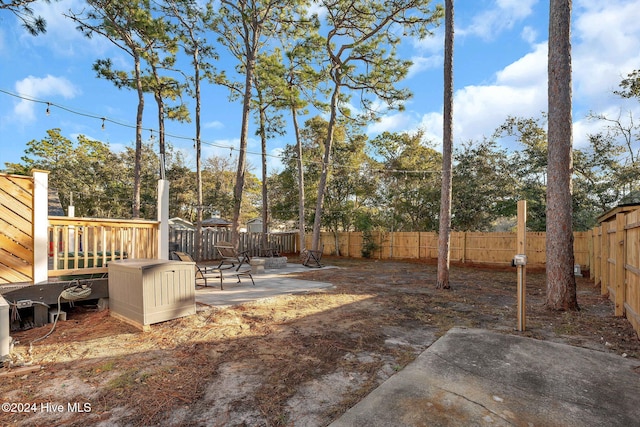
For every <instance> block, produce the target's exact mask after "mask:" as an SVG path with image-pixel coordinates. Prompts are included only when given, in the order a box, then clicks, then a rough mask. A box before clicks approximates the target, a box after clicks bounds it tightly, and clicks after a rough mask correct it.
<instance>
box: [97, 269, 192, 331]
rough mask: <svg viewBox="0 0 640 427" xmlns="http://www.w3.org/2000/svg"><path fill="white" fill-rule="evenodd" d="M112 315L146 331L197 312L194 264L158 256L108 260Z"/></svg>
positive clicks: (110, 309)
mask: <svg viewBox="0 0 640 427" xmlns="http://www.w3.org/2000/svg"><path fill="white" fill-rule="evenodd" d="M108 269H109V311H110V314H111V316H114V317H116V318H119V319H121V320H124V321H126V322H128V323H131V324H133V325H134V326H136V327H138V328H140V329H143V330H146V329H148V328H149V325H151V324H154V323H159V322H164V321H167V320H172V319H177V318H179V317H184V316H189V315H192V314H195V312H196V301H195V263H193V262H184V261H172V260H159V259H126V260H118V261H111V262H109V266H108Z"/></svg>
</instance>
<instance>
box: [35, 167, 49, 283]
mask: <svg viewBox="0 0 640 427" xmlns="http://www.w3.org/2000/svg"><path fill="white" fill-rule="evenodd" d="M48 242H49V172H47V171H41V170H34V171H33V283H42V282H46V281H47V280H48V278H49V265H48V258H47V254H48V251H47V243H48Z"/></svg>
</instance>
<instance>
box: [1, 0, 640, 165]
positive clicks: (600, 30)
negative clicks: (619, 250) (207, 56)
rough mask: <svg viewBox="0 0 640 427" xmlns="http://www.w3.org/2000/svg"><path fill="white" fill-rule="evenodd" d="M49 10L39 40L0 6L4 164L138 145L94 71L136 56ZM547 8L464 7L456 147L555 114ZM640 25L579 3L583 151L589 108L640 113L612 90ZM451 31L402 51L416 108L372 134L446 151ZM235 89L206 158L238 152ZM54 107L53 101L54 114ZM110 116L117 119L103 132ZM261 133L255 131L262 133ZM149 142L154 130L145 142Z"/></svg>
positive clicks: (210, 126) (185, 140) (220, 109)
mask: <svg viewBox="0 0 640 427" xmlns="http://www.w3.org/2000/svg"><path fill="white" fill-rule="evenodd" d="M38 3H43V2H38ZM38 3H37V4H36V5H35V7H34V10H35V12H36V14H39V15H42V16H44V17H45V18H46V20H47V24H48V25H47V28H48V31H47V33H46V34H45V35H41V36H37V37H33V36H30V35H29V34H27V32H26V31H24V30H23V29H22V28H20V27H19V23H18V22H17V20H16V19H15V18H14V16H13V15H11V14H9V13H7V12H6V11H0V61H1V62H2V66H1V68H0V91H1V92H0V169H2V168H3V167H4V163H5V162H18V161H19V160H20V157H21V156H22V155H23V153H24V150H25V148H26V143H27V142H28V141H30V140H33V139H36V140H40V139H42V138H44V137H45V136H46V131H47V130H48V129H51V128H60V129H61V131H62V134H63V135H65V136H66V137H68V138H70V139H72V140H73V141H75V138H76V136H77V135H78V134H84V135H86V136H88V137H90V138H95V139H98V140H100V141H103V142H105V143H108V144H110V146H111V148H112V149H113V150H114V151H118V150H121V149H122V148H123V147H125V146H132V145H133V143H134V140H135V133H134V132H135V110H136V95H135V93H134V92H132V91H122V90H118V89H116V88H115V87H114V86H113V85H112V84H111V83H110V82H108V81H105V80H101V79H98V78H96V77H95V74H94V72H93V71H92V64H93V63H94V62H95V60H97V59H100V58H113V59H114V61H115V62H116V64H118V61H126V57H125V56H124V55H123V54H122V52H120V51H119V50H118V49H116V48H114V47H113V46H112V45H110V44H109V43H108V42H106V41H104V40H101V39H99V38H94V39H91V40H90V39H86V38H85V37H83V36H82V35H81V34H80V33H79V32H78V31H77V30H76V29H75V26H74V24H73V23H72V22H71V21H70V20H68V19H66V18H64V17H63V16H62V13H63V12H66V11H68V10H69V9H72V10H74V11H78V10H80V9H81V7H82V2H80V1H78V0H63V1H60V2H55V3H51V4H49V5H46V4H38ZM548 3H549V2H547V1H543V0H473V1H469V0H463V1H456V4H455V7H456V9H455V19H456V24H455V27H456V33H455V34H456V35H455V50H454V52H455V58H454V69H455V78H454V90H455V98H454V143H455V144H460V143H462V142H466V141H468V140H480V139H482V138H483V136H490V135H491V134H492V133H493V131H494V130H495V129H496V128H497V127H498V126H499V125H500V124H502V123H503V122H504V120H505V119H506V117H507V116H510V115H511V116H522V117H539V116H540V115H541V112H543V111H546V110H547V95H546V94H547V89H546V84H547V68H546V62H547V61H546V58H547V35H548ZM639 22H640V0H610V1H607V2H603V1H601V0H574V1H573V23H572V38H573V41H572V47H573V50H572V53H573V72H574V75H573V87H574V89H573V95H574V116H573V117H574V144H575V146H577V147H581V146H583V145H584V143H585V140H586V136H587V135H588V134H589V133H594V132H596V131H598V130H599V129H601V128H602V124H601V123H595V122H593V121H590V120H587V118H586V115H587V114H588V113H589V112H590V111H593V112H596V113H604V114H607V115H609V116H611V117H617V116H618V115H619V114H620V112H621V111H622V112H623V115H625V114H626V111H627V110H633V111H634V113H635V114H636V115H637V114H640V111H638V110H639V108H638V107H639V106H640V103H638V102H637V101H636V100H631V101H623V100H621V99H620V98H619V97H617V96H615V95H613V94H612V91H613V90H615V89H617V88H618V84H619V82H620V80H621V78H622V77H624V76H625V75H626V74H627V73H629V72H631V71H632V70H634V69H640V25H638V23H639ZM443 32H444V25H443V26H442V27H440V28H438V29H436V34H435V37H433V38H429V39H427V40H424V41H417V40H411V39H407V40H406V43H404V45H403V52H404V53H405V54H406V55H407V57H410V58H411V59H413V61H414V67H413V69H412V70H411V72H410V75H409V78H408V79H407V80H406V82H405V85H406V86H408V87H410V88H411V89H412V91H413V93H414V97H413V99H412V100H411V101H410V102H409V103H408V104H407V106H406V107H407V108H406V111H404V112H402V113H395V114H389V115H387V116H385V117H383V118H382V120H381V121H380V122H378V123H373V124H371V125H370V126H369V128H368V129H367V133H368V134H369V135H370V136H371V137H373V136H375V135H376V134H377V133H379V132H382V131H412V130H416V129H418V128H422V129H424V130H425V131H426V133H427V135H428V137H429V138H430V139H431V140H432V141H433V142H434V146H435V147H436V148H438V147H440V145H441V134H442V63H443ZM218 67H224V65H223V64H218ZM7 92H8V93H9V94H7ZM227 93H228V92H227V91H226V90H224V89H221V88H219V87H215V86H208V87H207V88H206V89H205V91H204V93H203V117H202V120H203V123H204V129H203V134H202V139H203V141H204V145H203V155H204V157H208V156H211V155H225V156H229V155H230V153H231V152H232V150H231V147H238V141H239V137H240V119H241V117H240V104H239V103H238V102H233V103H231V102H230V101H229V100H228V99H227ZM10 94H14V95H19V96H20V97H21V98H27V99H31V100H36V101H40V102H33V101H27V100H25V99H21V98H18V97H15V96H12V95H10ZM146 101H147V102H146V106H147V107H146V114H145V120H144V123H143V126H144V127H145V128H147V129H153V128H156V127H157V123H156V119H155V105H154V102H153V98H152V97H151V96H149V97H148V98H147V100H146ZM47 102H50V103H51V104H53V105H52V106H51V107H50V114H49V115H47V114H46V109H47V105H46V103H47ZM57 106H61V107H63V108H58V107H57ZM87 116H90V117H87ZM92 117H97V118H92ZM101 117H105V118H107V119H108V120H107V121H106V123H105V129H104V130H103V129H102V120H100V118H101ZM114 122H116V123H117V124H116V123H114ZM167 126H168V131H167V132H168V133H169V136H167V140H168V142H170V143H171V144H172V145H174V146H175V147H176V148H178V149H181V150H183V151H184V153H185V155H186V158H187V160H188V162H189V164H190V166H192V167H195V159H194V155H193V151H194V150H193V141H192V138H193V133H194V125H193V124H187V125H179V124H175V123H168V124H167ZM254 131H255V128H254V127H252V129H251V130H250V132H251V134H252V135H253V133H254ZM149 135H150V132H148V131H145V133H144V137H145V139H146V138H148V137H149ZM156 135H157V134H156ZM287 143H293V140H292V135H285V136H284V137H279V138H277V139H274V140H272V141H270V143H269V150H270V152H271V154H273V155H274V156H275V157H272V158H271V159H270V170H272V171H273V170H275V169H277V168H278V165H279V161H278V158H277V155H278V153H279V152H280V150H281V148H282V147H283V146H284V145H285V144H287ZM259 147H260V144H259V141H258V140H256V139H255V138H253V139H252V140H251V141H250V144H249V150H250V151H251V152H255V153H259V151H260V148H259ZM249 162H250V163H251V164H253V165H254V166H256V167H257V166H258V165H259V164H260V163H259V162H260V160H259V157H258V156H257V155H253V154H251V155H250V156H249ZM254 172H255V173H259V170H258V169H257V168H256V169H255V170H254Z"/></svg>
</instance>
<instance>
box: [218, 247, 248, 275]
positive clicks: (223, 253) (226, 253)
mask: <svg viewBox="0 0 640 427" xmlns="http://www.w3.org/2000/svg"><path fill="white" fill-rule="evenodd" d="M214 248H215V249H216V251H217V252H218V255H220V264H218V267H217V268H218V269H221V270H222V269H223V268H222V266H223V265H225V264H227V265H228V264H231V265H230V266H229V267H226V268H233V267H235V266H236V264H237V265H238V266H237V267H236V271H240V267H242V264H247V265H249V263H250V262H251V257H250V256H249V251H240V252H239V251H237V250H236V248H235V247H234V246H233V245H232V244H231V243H229V242H218V243H216V244H215V245H214Z"/></svg>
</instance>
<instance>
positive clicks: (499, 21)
mask: <svg viewBox="0 0 640 427" xmlns="http://www.w3.org/2000/svg"><path fill="white" fill-rule="evenodd" d="M537 1H538V0H496V3H495V6H494V7H492V8H489V9H488V10H485V11H483V12H482V13H480V14H478V15H476V16H475V17H474V18H473V22H472V23H471V25H469V26H468V27H466V28H459V29H458V28H456V31H457V33H458V34H459V35H461V36H478V37H480V38H482V39H484V40H492V39H493V38H495V36H496V35H497V34H498V33H501V32H502V31H504V30H508V29H511V28H513V26H514V25H515V24H516V23H517V22H518V21H521V20H522V19H524V18H526V17H527V16H529V15H530V14H531V13H532V11H533V5H534V4H535V3H537Z"/></svg>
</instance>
